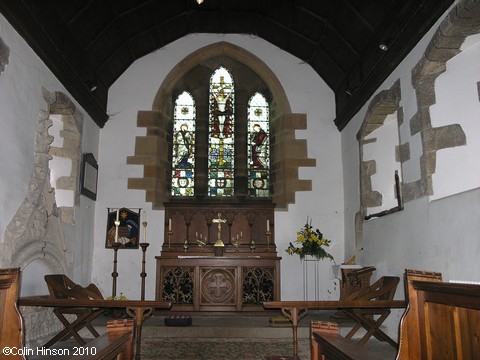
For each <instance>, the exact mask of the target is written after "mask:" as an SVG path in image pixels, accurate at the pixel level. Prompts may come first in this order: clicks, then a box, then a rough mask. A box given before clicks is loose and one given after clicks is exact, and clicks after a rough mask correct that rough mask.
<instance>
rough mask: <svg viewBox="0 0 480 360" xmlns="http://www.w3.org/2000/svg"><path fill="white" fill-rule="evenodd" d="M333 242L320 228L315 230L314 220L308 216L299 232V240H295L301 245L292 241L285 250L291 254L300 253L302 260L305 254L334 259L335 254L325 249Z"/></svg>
mask: <svg viewBox="0 0 480 360" xmlns="http://www.w3.org/2000/svg"><path fill="white" fill-rule="evenodd" d="M331 242H332V241H331V240H328V239H325V238H324V237H323V234H322V233H321V232H320V230H318V229H315V230H313V226H312V220H310V222H309V221H308V217H307V222H306V223H305V225H304V226H303V228H301V229H300V231H298V232H297V240H296V241H295V245H296V244H299V245H300V246H299V247H297V246H295V245H294V244H292V243H290V245H289V246H288V248H287V249H286V250H285V251H286V252H287V254H289V255H294V254H296V255H299V256H300V259H302V260H303V259H304V258H305V255H311V256H314V257H315V258H317V259H319V260H320V259H325V258H328V259H330V260H333V256H332V255H330V254H329V253H328V252H326V251H325V249H324V248H325V247H329V246H330V243H331Z"/></svg>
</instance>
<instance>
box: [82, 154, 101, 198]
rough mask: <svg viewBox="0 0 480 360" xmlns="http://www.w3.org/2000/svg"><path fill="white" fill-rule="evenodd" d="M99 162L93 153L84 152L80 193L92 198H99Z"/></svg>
mask: <svg viewBox="0 0 480 360" xmlns="http://www.w3.org/2000/svg"><path fill="white" fill-rule="evenodd" d="M97 178H98V164H97V160H95V157H94V156H93V154H92V153H86V154H83V159H82V171H81V174H80V183H81V187H80V193H81V194H82V195H85V196H86V197H89V198H90V199H92V200H97Z"/></svg>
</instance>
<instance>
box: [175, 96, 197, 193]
mask: <svg viewBox="0 0 480 360" xmlns="http://www.w3.org/2000/svg"><path fill="white" fill-rule="evenodd" d="M195 118H196V114H195V101H194V100H193V98H192V96H191V95H190V94H189V93H188V92H186V91H184V92H183V93H182V94H180V95H179V96H178V98H177V100H176V101H175V109H174V116H173V151H172V196H193V195H194V185H195Z"/></svg>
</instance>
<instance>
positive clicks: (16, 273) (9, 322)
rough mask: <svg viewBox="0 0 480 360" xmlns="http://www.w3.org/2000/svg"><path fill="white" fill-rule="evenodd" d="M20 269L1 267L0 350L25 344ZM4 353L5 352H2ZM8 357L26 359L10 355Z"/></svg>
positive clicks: (12, 359)
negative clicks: (19, 305)
mask: <svg viewBox="0 0 480 360" xmlns="http://www.w3.org/2000/svg"><path fill="white" fill-rule="evenodd" d="M19 283H20V269H19V268H13V269H0V351H3V349H5V348H7V347H8V348H18V349H21V348H22V346H23V323H22V317H21V316H20V312H19V311H18V308H17V298H18V291H19ZM2 355H3V354H2ZM8 359H9V360H10V359H11V360H17V359H24V357H23V356H21V355H9V356H8Z"/></svg>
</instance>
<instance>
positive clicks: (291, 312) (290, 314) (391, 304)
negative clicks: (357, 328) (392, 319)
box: [263, 300, 407, 357]
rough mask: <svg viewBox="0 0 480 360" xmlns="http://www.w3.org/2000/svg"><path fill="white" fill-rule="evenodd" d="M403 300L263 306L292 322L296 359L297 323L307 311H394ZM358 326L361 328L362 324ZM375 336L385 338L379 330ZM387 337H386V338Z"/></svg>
mask: <svg viewBox="0 0 480 360" xmlns="http://www.w3.org/2000/svg"><path fill="white" fill-rule="evenodd" d="M406 304H407V303H406V301H404V300H376V301H370V300H366V301H342V300H340V301H268V302H264V303H263V306H264V307H265V308H266V309H281V311H282V314H283V315H284V316H285V317H287V318H288V319H289V320H290V321H291V322H292V328H293V355H294V356H297V357H298V341H297V330H298V322H299V321H300V320H301V319H302V318H303V317H304V316H305V315H307V312H308V309H316V310H320V309H323V310H336V309H339V310H341V309H379V308H387V309H395V308H397V309H398V308H405V307H406ZM360 325H362V326H363V324H362V323H360ZM375 334H376V335H378V336H379V337H381V338H385V336H387V335H386V334H385V333H384V332H383V331H381V330H380V329H376V331H375ZM387 337H388V336H387Z"/></svg>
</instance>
